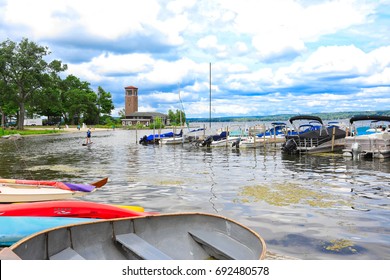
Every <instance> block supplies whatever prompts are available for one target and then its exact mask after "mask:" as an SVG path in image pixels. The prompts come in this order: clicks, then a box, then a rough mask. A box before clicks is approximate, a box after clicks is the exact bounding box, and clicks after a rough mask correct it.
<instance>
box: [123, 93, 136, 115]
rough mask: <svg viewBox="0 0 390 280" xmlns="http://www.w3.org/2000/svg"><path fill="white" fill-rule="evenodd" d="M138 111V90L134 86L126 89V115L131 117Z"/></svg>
mask: <svg viewBox="0 0 390 280" xmlns="http://www.w3.org/2000/svg"><path fill="white" fill-rule="evenodd" d="M137 111H138V88H136V87H133V86H128V87H125V114H126V116H129V115H131V114H132V113H134V112H137Z"/></svg>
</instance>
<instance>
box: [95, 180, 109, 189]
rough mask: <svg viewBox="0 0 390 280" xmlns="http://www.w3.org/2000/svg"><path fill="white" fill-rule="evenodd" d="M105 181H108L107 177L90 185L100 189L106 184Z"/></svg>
mask: <svg viewBox="0 0 390 280" xmlns="http://www.w3.org/2000/svg"><path fill="white" fill-rule="evenodd" d="M107 181H108V177H106V178H103V179H101V180H99V181H96V182H94V183H91V185H92V186H95V188H97V189H98V188H101V187H103V186H104V185H105V184H107Z"/></svg>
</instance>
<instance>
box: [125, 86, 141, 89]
mask: <svg viewBox="0 0 390 280" xmlns="http://www.w3.org/2000/svg"><path fill="white" fill-rule="evenodd" d="M134 88H135V89H138V88H137V87H135V86H127V87H125V89H134Z"/></svg>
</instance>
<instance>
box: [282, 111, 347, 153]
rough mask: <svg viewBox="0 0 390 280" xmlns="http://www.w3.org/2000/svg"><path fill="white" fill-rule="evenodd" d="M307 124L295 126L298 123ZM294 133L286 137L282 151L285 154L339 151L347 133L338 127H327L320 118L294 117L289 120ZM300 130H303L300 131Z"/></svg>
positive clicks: (343, 144) (342, 146)
mask: <svg viewBox="0 0 390 280" xmlns="http://www.w3.org/2000/svg"><path fill="white" fill-rule="evenodd" d="M302 120H303V121H305V122H308V123H307V124H304V125H300V126H297V122H298V123H299V121H302ZM289 121H290V123H291V125H292V126H293V127H294V133H293V134H288V135H286V142H285V143H284V144H283V145H282V151H283V152H286V153H291V154H294V153H308V154H311V153H323V152H335V151H341V150H342V149H343V148H344V146H345V137H346V136H347V135H348V131H346V130H343V129H341V128H340V127H339V126H335V125H330V126H327V125H325V124H324V123H323V121H322V119H321V118H320V117H316V116H303V115H302V116H295V117H292V118H290V119H289ZM302 128H304V130H303V131H302Z"/></svg>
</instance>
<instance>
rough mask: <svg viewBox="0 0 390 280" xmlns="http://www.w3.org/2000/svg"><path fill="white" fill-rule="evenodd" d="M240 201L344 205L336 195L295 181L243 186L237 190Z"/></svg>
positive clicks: (279, 204) (320, 206) (275, 203)
mask: <svg viewBox="0 0 390 280" xmlns="http://www.w3.org/2000/svg"><path fill="white" fill-rule="evenodd" d="M239 196H240V197H241V198H240V199H239V201H240V202H242V203H248V202H258V201H264V202H266V203H268V204H270V205H274V206H291V205H299V204H300V205H308V206H310V207H319V208H331V207H336V206H340V205H346V202H345V201H343V200H340V199H339V198H338V197H337V196H334V195H331V194H327V193H322V192H319V191H314V190H310V189H307V188H305V187H302V186H300V185H299V184H296V183H285V184H281V183H275V184H272V185H256V186H247V187H243V188H242V189H241V191H240V192H239Z"/></svg>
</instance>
